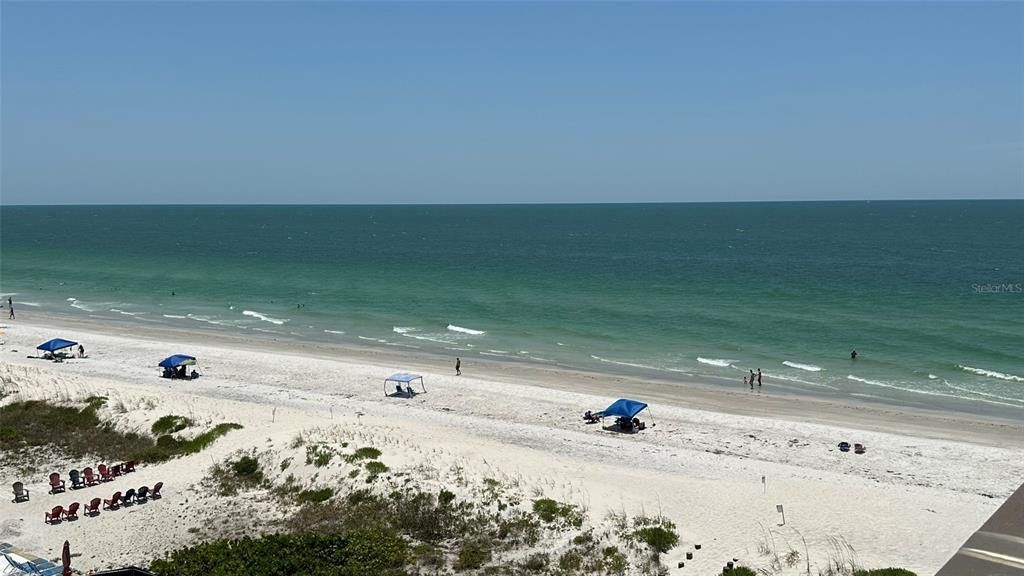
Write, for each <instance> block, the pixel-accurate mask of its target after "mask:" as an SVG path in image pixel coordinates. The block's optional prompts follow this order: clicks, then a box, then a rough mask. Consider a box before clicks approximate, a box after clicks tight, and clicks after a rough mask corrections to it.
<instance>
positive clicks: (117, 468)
mask: <svg viewBox="0 0 1024 576" xmlns="http://www.w3.org/2000/svg"><path fill="white" fill-rule="evenodd" d="M110 475H111V476H120V475H121V465H120V464H114V465H113V466H111V467H110Z"/></svg>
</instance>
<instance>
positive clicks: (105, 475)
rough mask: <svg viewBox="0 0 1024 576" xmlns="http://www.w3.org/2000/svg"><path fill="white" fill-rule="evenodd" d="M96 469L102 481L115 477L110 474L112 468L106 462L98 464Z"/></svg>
mask: <svg viewBox="0 0 1024 576" xmlns="http://www.w3.org/2000/svg"><path fill="white" fill-rule="evenodd" d="M96 470H97V471H98V472H99V473H100V480H101V481H102V482H110V481H111V480H113V479H114V477H113V476H111V475H110V469H109V468H107V465H106V464H100V465H98V466H96Z"/></svg>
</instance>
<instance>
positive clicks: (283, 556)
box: [150, 529, 409, 576]
mask: <svg viewBox="0 0 1024 576" xmlns="http://www.w3.org/2000/svg"><path fill="white" fill-rule="evenodd" d="M408 560H409V550H408V544H407V543H406V542H405V540H403V539H402V538H401V537H400V536H399V535H398V534H397V533H395V532H394V531H391V530H383V529H363V530H354V531H352V532H350V533H348V534H346V535H344V536H342V535H334V534H299V535H284V534H274V535H270V536H264V537H262V538H257V539H253V538H249V537H246V538H243V539H241V540H218V541H215V542H208V543H204V544H199V545H198V546H194V547H188V548H183V549H181V550H177V551H175V552H172V553H170V554H169V555H168V556H167V557H166V558H164V559H162V560H156V561H155V562H153V563H152V564H151V565H150V570H152V571H153V572H154V573H155V574H157V576H208V575H216V576H278V575H280V574H310V575H316V576H356V575H361V574H375V575H381V576H404V575H405V574H406V572H405V570H404V566H405V565H406V563H407V562H408Z"/></svg>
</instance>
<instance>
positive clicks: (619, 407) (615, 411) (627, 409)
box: [604, 398, 647, 418]
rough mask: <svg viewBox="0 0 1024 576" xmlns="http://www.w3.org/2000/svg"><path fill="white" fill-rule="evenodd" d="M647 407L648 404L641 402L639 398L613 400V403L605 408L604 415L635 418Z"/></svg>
mask: <svg viewBox="0 0 1024 576" xmlns="http://www.w3.org/2000/svg"><path fill="white" fill-rule="evenodd" d="M645 408H647V404H645V403H643V402H639V401H637V400H627V399H626V398H622V399H619V400H616V401H615V402H612V405H611V406H609V407H607V408H605V409H604V415H605V416H606V417H607V416H616V417H618V416H621V417H623V418H633V417H634V416H636V415H637V414H639V413H641V412H643V411H644V409H645Z"/></svg>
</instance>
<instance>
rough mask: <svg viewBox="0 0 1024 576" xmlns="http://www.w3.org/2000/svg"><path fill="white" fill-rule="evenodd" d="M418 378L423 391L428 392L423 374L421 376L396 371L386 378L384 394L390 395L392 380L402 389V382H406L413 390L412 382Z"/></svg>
mask: <svg viewBox="0 0 1024 576" xmlns="http://www.w3.org/2000/svg"><path fill="white" fill-rule="evenodd" d="M417 380H419V381H420V388H422V389H423V391H424V392H426V391H427V387H426V386H425V385H424V384H423V376H420V375H419V374H412V373H409V372H395V373H394V374H392V375H391V376H388V377H387V378H385V379H384V395H385V396H387V395H388V385H389V384H391V383H392V382H393V383H394V384H395V385H396V386H397V387H398V388H399V389H401V385H402V384H405V385H406V386H408V387H409V389H410V390H411V389H412V383H413V382H415V381H417Z"/></svg>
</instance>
